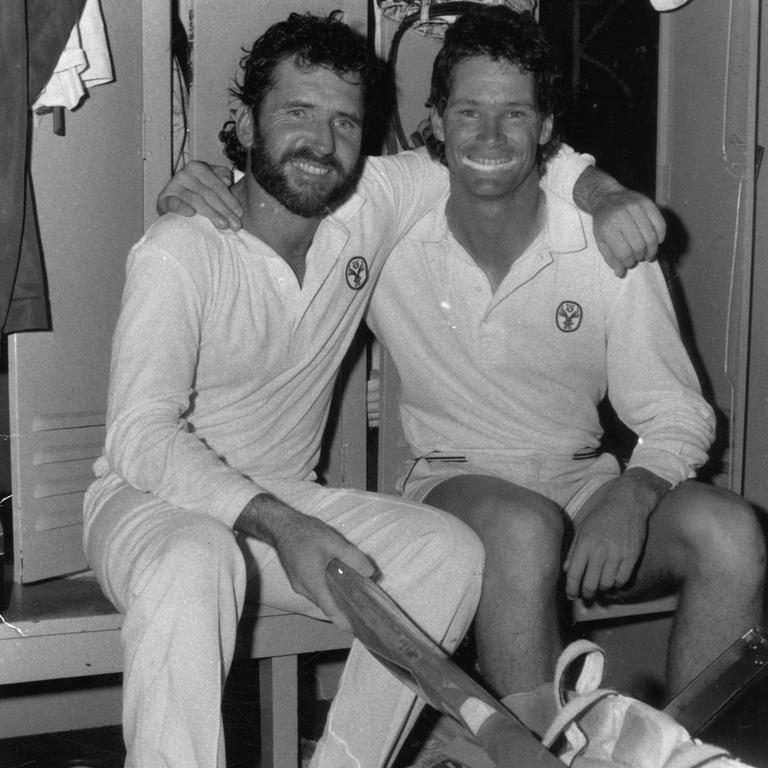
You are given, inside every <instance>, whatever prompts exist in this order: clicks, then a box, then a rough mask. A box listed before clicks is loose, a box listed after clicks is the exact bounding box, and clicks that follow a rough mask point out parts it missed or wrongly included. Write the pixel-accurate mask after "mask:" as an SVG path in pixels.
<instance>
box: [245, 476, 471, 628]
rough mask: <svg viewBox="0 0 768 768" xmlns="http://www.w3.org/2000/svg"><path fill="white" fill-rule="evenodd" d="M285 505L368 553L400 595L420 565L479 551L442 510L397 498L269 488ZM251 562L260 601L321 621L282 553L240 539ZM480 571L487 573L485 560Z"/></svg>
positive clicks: (304, 487)
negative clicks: (296, 587) (291, 575)
mask: <svg viewBox="0 0 768 768" xmlns="http://www.w3.org/2000/svg"><path fill="white" fill-rule="evenodd" d="M270 490H272V491H273V492H275V493H276V494H277V495H278V496H279V497H280V498H281V500H283V501H284V502H286V503H287V504H290V505H291V506H293V507H294V508H296V509H298V510H299V511H300V512H303V513H304V514H307V515H311V516H313V517H317V518H318V519H320V520H322V521H323V522H325V523H327V524H328V525H330V526H332V527H333V528H335V529H336V530H337V531H339V532H340V533H341V534H342V535H343V536H344V537H345V538H346V539H348V540H349V541H350V542H352V543H353V544H355V545H356V546H357V547H358V548H359V549H360V550H361V551H363V552H365V553H366V554H367V555H368V556H369V557H370V558H371V559H372V560H373V561H374V563H375V564H376V566H377V567H378V569H379V571H380V573H381V574H382V576H381V579H380V583H381V585H382V586H383V587H384V588H386V589H388V590H390V591H392V592H393V593H396V592H398V591H399V589H400V586H401V584H403V583H406V582H407V581H408V580H409V579H411V578H412V574H413V573H414V572H416V571H417V570H418V569H419V567H420V562H423V561H426V560H430V559H433V558H434V557H435V556H436V555H437V550H439V549H440V548H441V547H444V548H445V556H446V557H454V558H455V557H461V551H462V542H465V543H466V544H467V547H466V551H467V557H468V558H473V557H476V556H477V555H478V552H479V551H480V548H479V544H477V540H476V537H475V534H474V533H473V532H472V531H471V530H470V529H469V528H468V527H467V526H465V525H464V524H463V523H461V522H460V521H459V520H456V519H455V518H453V517H452V516H451V515H448V514H445V513H444V512H441V511H440V510H437V509H434V508H432V507H429V506H427V505H424V504H419V503H416V502H412V501H409V500H407V499H402V498H400V497H396V496H389V495H385V494H379V493H372V492H368V491H359V490H355V489H338V488H325V487H323V486H319V485H316V484H314V483H295V484H286V485H284V486H283V487H281V488H279V489H278V488H270ZM239 538H240V539H241V541H240V544H241V549H242V550H243V553H244V555H245V558H246V564H247V567H248V573H249V578H250V579H253V582H254V583H253V584H249V589H250V590H251V592H254V591H256V590H257V591H258V597H259V600H260V602H263V603H266V604H267V605H272V606H275V607H278V608H281V609H284V610H296V611H299V612H302V613H307V614H310V615H317V616H320V617H322V615H323V614H322V613H321V612H320V611H319V609H318V608H317V607H316V606H315V605H314V604H313V603H311V602H310V601H309V600H307V599H306V598H304V597H302V596H301V595H298V594H296V593H295V592H294V591H293V589H292V588H291V586H290V584H289V582H288V579H287V577H286V575H285V572H284V570H283V568H282V566H281V564H280V561H279V558H278V556H277V552H276V551H275V550H274V549H273V548H272V547H270V546H269V545H268V544H266V543H264V542H261V541H257V540H255V539H253V538H251V537H239ZM478 567H479V568H480V569H482V562H481V558H478Z"/></svg>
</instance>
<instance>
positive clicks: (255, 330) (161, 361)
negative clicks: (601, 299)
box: [93, 149, 591, 525]
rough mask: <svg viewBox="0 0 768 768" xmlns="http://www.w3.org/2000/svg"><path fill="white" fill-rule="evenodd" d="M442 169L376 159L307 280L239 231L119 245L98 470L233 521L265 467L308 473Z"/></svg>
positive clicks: (204, 230)
mask: <svg viewBox="0 0 768 768" xmlns="http://www.w3.org/2000/svg"><path fill="white" fill-rule="evenodd" d="M590 161H591V158H588V157H582V156H577V155H574V154H573V153H572V152H569V151H568V150H567V149H566V150H565V152H564V154H563V155H562V156H561V157H560V158H559V159H558V160H555V161H553V164H552V165H551V166H550V170H549V172H548V173H547V177H548V179H549V184H550V185H552V186H554V188H555V189H556V190H558V192H559V194H562V195H565V196H569V195H571V194H572V189H573V184H574V182H575V180H576V178H577V177H578V176H579V174H580V173H581V171H582V170H583V169H584V167H585V165H586V164H587V163H588V162H590ZM447 185H448V177H447V171H446V170H445V169H444V168H443V167H442V166H440V165H438V164H437V163H435V162H433V161H432V160H430V159H429V158H428V156H427V155H426V154H425V153H424V152H409V153H402V154H400V155H397V156H392V157H386V158H371V159H369V160H368V161H367V164H366V168H365V171H364V173H363V176H362V178H361V181H360V183H359V185H358V188H357V191H356V193H355V194H354V195H353V196H352V197H351V198H350V200H348V201H347V202H346V203H345V204H344V205H342V206H341V207H340V208H339V209H338V210H337V211H335V212H334V213H333V214H332V215H329V216H327V217H326V218H325V219H323V221H322V222H321V224H320V226H319V227H318V229H317V232H316V234H315V237H314V240H313V242H312V245H311V248H310V250H309V252H308V254H307V258H306V274H305V276H304V281H303V285H302V286H301V287H300V286H299V284H298V282H297V280H296V277H295V276H294V274H293V272H292V271H291V269H290V268H289V267H288V265H287V263H286V262H285V261H284V260H283V259H282V258H281V257H280V256H278V255H277V254H276V253H274V252H273V251H272V250H271V249H270V248H268V247H267V246H266V245H265V244H264V243H262V242H261V241H260V240H259V239H258V238H256V237H254V236H252V235H250V234H248V233H247V232H238V233H232V232H220V231H218V230H216V229H215V228H214V227H213V226H212V225H211V224H210V223H209V222H208V221H207V220H205V219H202V218H200V217H196V218H194V219H183V218H181V217H177V216H172V215H169V216H164V217H162V218H161V219H160V220H159V221H158V222H156V223H155V224H154V225H153V226H152V227H151V228H150V229H149V231H148V232H147V234H146V235H145V236H144V238H142V240H141V241H140V242H139V243H138V244H137V245H136V246H135V247H134V248H133V250H132V251H131V254H130V256H129V259H128V266H127V273H126V285H125V289H124V294H123V302H122V307H121V312H120V317H119V320H118V324H117V328H116V330H115V334H114V339H113V351H112V364H111V372H110V389H109V404H108V414H107V438H106V445H105V449H104V455H103V456H102V457H101V458H100V459H99V460H97V462H96V465H95V467H94V471H95V473H96V475H97V476H98V477H99V479H98V480H97V481H96V482H97V483H102V484H109V487H112V486H113V485H115V482H114V481H115V478H116V477H117V478H120V479H122V481H124V482H125V483H128V484H130V485H132V486H134V487H136V488H138V489H140V490H143V491H147V492H151V493H152V494H154V495H156V496H157V497H159V498H161V499H163V500H165V501H167V502H168V503H170V504H173V505H175V506H179V507H181V508H185V509H192V510H196V511H203V512H206V513H210V514H213V515H215V516H217V517H219V518H220V519H222V520H223V521H225V522H226V523H227V524H230V525H231V524H233V523H234V521H235V520H236V519H237V517H238V515H239V514H240V512H241V511H242V509H243V508H244V507H245V505H246V504H247V502H248V501H249V500H250V499H251V498H252V497H253V496H254V495H255V494H257V493H259V492H261V491H263V490H264V487H263V486H262V485H261V484H260V483H261V482H264V481H266V480H268V479H275V478H279V479H289V480H310V479H313V478H314V473H313V469H314V467H315V466H316V464H317V461H318V457H319V452H320V443H321V439H322V434H323V429H324V426H325V422H326V417H327V414H328V409H329V406H330V401H331V396H332V391H333V383H334V380H335V378H336V374H337V372H338V369H339V366H340V364H341V361H342V358H343V356H344V354H345V352H346V351H347V349H348V347H349V345H350V343H351V340H352V338H353V336H354V334H355V332H356V330H357V328H358V326H359V323H360V321H361V319H362V317H363V314H364V311H365V309H366V306H367V303H368V299H369V296H370V292H371V290H372V288H373V285H374V283H375V280H376V278H377V276H378V274H379V272H380V270H381V267H382V266H383V264H384V260H385V258H386V256H387V255H388V253H389V252H390V250H391V249H392V248H393V247H394V245H395V243H396V242H397V241H398V239H399V238H400V237H402V236H403V234H404V233H405V232H406V231H407V230H408V229H409V227H410V226H411V225H412V224H413V223H414V222H416V221H417V220H418V219H419V218H420V217H421V216H422V215H423V213H424V212H425V211H426V210H427V209H429V208H430V207H431V206H432V205H433V204H434V203H435V201H436V200H437V199H439V197H440V196H441V195H442V194H443V192H444V191H445V190H446V188H447ZM105 487H106V486H105ZM93 496H94V497H98V498H103V495H100V494H93Z"/></svg>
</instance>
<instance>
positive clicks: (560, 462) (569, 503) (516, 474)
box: [397, 453, 621, 519]
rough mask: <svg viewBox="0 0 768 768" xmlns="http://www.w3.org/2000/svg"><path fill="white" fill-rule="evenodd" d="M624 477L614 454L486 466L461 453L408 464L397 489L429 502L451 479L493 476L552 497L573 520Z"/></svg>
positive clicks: (498, 460)
mask: <svg viewBox="0 0 768 768" xmlns="http://www.w3.org/2000/svg"><path fill="white" fill-rule="evenodd" d="M484 459H485V457H484ZM620 474H621V468H620V467H619V463H618V461H617V460H616V458H615V457H614V456H613V455H612V454H610V453H602V454H600V455H599V456H596V457H590V458H573V457H570V456H569V457H552V456H531V457H527V458H513V459H510V458H509V457H504V458H503V459H501V458H499V457H496V458H495V460H490V461H487V462H486V461H485V460H484V461H483V464H482V465H481V464H479V463H477V462H476V461H475V462H472V461H470V460H469V459H467V458H466V457H464V456H461V455H458V454H443V453H432V454H430V455H429V456H426V457H423V458H420V459H415V460H412V461H409V462H407V464H406V465H405V466H404V468H403V473H402V474H401V477H400V479H399V480H398V483H397V489H398V491H399V492H400V493H402V494H403V496H405V497H406V498H408V499H412V500H413V501H423V500H424V499H425V497H426V496H427V495H428V494H429V493H430V491H432V490H433V489H434V488H435V487H437V486H438V485H439V484H440V483H442V482H443V481H444V480H447V479H448V478H450V477H456V476H458V475H487V476H488V477H498V478H501V479H502V480H507V481H509V482H510V483H513V484H515V485H519V486H522V487H523V488H527V489H529V490H531V491H535V492H536V493H540V494H541V495H542V496H546V497H547V498H548V499H551V500H552V501H554V502H555V503H556V504H559V505H560V506H561V507H562V508H563V511H564V512H565V513H566V514H567V515H568V517H570V518H571V519H573V518H574V517H575V516H576V513H577V512H578V511H579V510H580V509H581V507H582V506H583V505H584V503H585V502H586V500H587V499H588V498H589V497H590V496H591V495H592V494H593V493H594V492H595V491H596V490H597V489H598V488H599V487H600V486H601V485H603V484H605V483H607V482H608V481H609V480H612V479H614V478H615V477H618V476H619V475H620Z"/></svg>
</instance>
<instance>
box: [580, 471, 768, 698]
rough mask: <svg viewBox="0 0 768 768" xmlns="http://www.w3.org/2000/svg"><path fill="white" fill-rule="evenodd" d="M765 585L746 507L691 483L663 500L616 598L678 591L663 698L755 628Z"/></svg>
mask: <svg viewBox="0 0 768 768" xmlns="http://www.w3.org/2000/svg"><path fill="white" fill-rule="evenodd" d="M576 525H578V518H577V519H576ZM764 582H765V541H764V537H763V533H762V529H761V527H760V525H759V523H758V520H757V517H756V515H755V512H754V510H753V509H752V507H751V506H750V505H749V504H748V503H747V502H746V501H744V500H743V499H742V498H741V497H739V496H737V495H736V494H734V493H731V492H730V491H727V490H725V489H722V488H717V487H714V486H709V485H704V484H702V483H697V482H694V481H690V480H689V481H687V482H685V483H682V484H681V485H679V486H678V487H677V488H675V489H674V490H673V491H671V492H670V493H669V494H668V495H667V496H666V497H665V498H664V499H663V501H662V502H661V504H659V506H658V508H657V509H656V510H655V511H654V513H653V514H652V515H651V517H650V520H649V526H648V540H647V544H646V548H645V552H644V554H643V557H642V560H641V561H640V564H639V566H638V569H637V574H636V578H635V580H634V582H633V584H632V586H631V587H630V588H629V589H627V590H624V591H623V592H622V595H621V597H622V599H642V598H644V597H648V596H650V595H655V594H660V593H663V592H665V591H666V592H671V591H678V594H679V599H678V607H677V611H676V614H675V617H674V622H673V626H672V635H671V638H670V645H669V656H668V662H667V692H668V694H669V695H674V694H675V693H676V692H677V691H679V690H680V689H681V688H682V687H683V686H684V685H685V684H686V683H688V682H690V681H691V680H692V679H693V678H694V677H695V676H696V675H697V674H698V673H699V672H701V671H702V670H703V669H704V668H705V667H706V666H707V665H708V664H709V663H710V662H711V661H712V660H713V659H715V658H716V657H717V656H718V655H719V654H720V653H721V652H722V651H724V650H725V649H726V648H727V647H728V646H729V645H730V644H731V643H732V642H733V641H734V640H735V639H736V638H737V637H738V636H739V635H741V634H742V633H743V632H744V631H745V630H747V629H748V628H749V627H751V626H753V625H755V624H759V623H760V621H761V619H762V610H763V588H764Z"/></svg>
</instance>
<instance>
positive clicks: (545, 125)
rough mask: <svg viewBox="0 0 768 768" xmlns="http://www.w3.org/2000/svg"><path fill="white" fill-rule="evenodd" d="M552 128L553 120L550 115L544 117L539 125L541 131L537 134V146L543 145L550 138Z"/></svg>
mask: <svg viewBox="0 0 768 768" xmlns="http://www.w3.org/2000/svg"><path fill="white" fill-rule="evenodd" d="M553 126H554V120H553V118H552V115H549V116H547V117H545V118H544V121H543V122H542V124H541V131H540V133H539V144H541V145H544V144H546V143H547V142H548V141H549V140H550V139H551V138H552V128H553Z"/></svg>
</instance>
